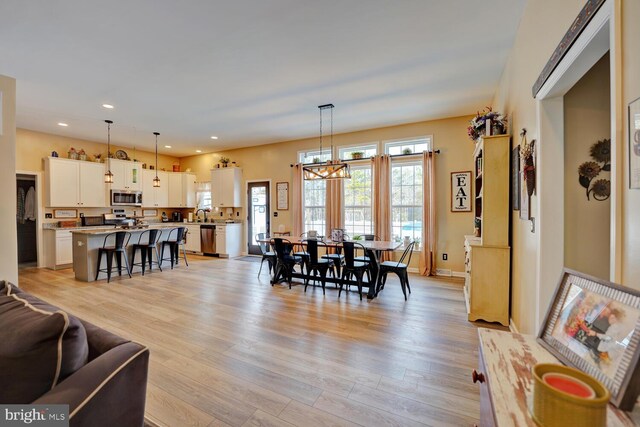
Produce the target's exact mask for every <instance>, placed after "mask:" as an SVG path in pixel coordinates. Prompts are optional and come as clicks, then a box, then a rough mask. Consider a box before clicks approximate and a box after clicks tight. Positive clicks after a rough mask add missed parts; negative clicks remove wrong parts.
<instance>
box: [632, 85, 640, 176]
mask: <svg viewBox="0 0 640 427" xmlns="http://www.w3.org/2000/svg"><path fill="white" fill-rule="evenodd" d="M629 188H631V189H640V98H638V99H636V100H635V101H633V102H632V103H630V104H629Z"/></svg>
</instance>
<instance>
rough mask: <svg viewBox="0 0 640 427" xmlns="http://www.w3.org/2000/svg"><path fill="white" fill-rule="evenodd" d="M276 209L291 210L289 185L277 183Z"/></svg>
mask: <svg viewBox="0 0 640 427" xmlns="http://www.w3.org/2000/svg"><path fill="white" fill-rule="evenodd" d="M276 199H277V204H276V205H277V206H276V209H277V210H279V211H286V210H289V183H288V182H278V183H276Z"/></svg>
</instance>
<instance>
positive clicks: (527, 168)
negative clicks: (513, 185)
mask: <svg viewBox="0 0 640 427" xmlns="http://www.w3.org/2000/svg"><path fill="white" fill-rule="evenodd" d="M523 173H524V181H525V182H526V183H527V194H528V195H529V196H533V192H534V191H535V190H536V167H535V166H534V164H533V156H530V157H527V160H525V162H524V171H523Z"/></svg>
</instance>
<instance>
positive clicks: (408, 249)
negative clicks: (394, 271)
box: [397, 240, 416, 266]
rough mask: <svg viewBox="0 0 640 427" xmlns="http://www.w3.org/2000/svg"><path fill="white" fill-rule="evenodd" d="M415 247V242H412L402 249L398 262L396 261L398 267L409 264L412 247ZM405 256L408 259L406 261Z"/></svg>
mask: <svg viewBox="0 0 640 427" xmlns="http://www.w3.org/2000/svg"><path fill="white" fill-rule="evenodd" d="M415 245H416V241H415V240H414V241H412V242H411V243H409V244H408V245H407V247H406V248H404V252H402V256H401V257H400V260H399V261H398V264H397V266H400V264H406V265H407V266H408V265H409V263H410V262H411V255H413V247H414V246H415ZM407 256H408V257H409V258H408V259H407ZM405 259H406V261H405Z"/></svg>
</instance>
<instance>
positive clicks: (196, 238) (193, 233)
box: [184, 225, 202, 253]
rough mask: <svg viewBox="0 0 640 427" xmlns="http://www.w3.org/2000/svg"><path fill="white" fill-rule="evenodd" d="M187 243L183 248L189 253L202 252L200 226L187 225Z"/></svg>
mask: <svg viewBox="0 0 640 427" xmlns="http://www.w3.org/2000/svg"><path fill="white" fill-rule="evenodd" d="M187 230H188V231H189V232H188V233H187V241H186V243H185V245H184V248H185V249H186V250H188V251H190V252H198V253H200V252H202V248H201V247H200V226H199V225H187Z"/></svg>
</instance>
